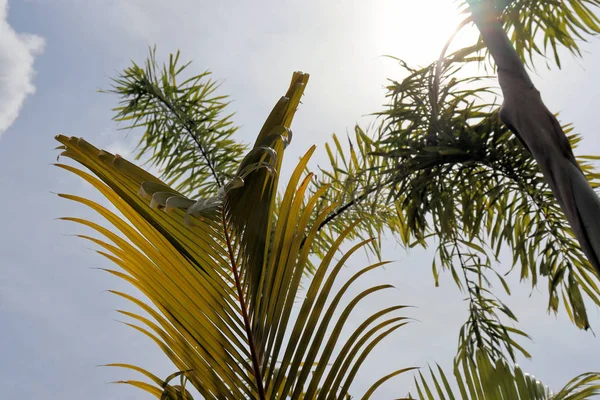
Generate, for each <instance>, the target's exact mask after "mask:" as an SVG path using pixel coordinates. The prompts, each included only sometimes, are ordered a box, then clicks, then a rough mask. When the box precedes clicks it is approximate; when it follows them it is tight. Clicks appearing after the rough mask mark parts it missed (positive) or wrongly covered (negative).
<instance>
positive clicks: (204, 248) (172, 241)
mask: <svg viewBox="0 0 600 400" xmlns="http://www.w3.org/2000/svg"><path fill="white" fill-rule="evenodd" d="M307 80H308V75H306V74H302V73H296V74H294V76H293V79H292V83H291V85H290V88H289V90H288V92H287V93H286V95H285V96H284V97H282V98H281V99H280V101H279V102H278V103H277V105H276V106H275V108H274V109H273V112H272V113H271V115H270V116H269V117H268V118H267V121H266V122H265V125H264V127H263V129H262V130H261V132H260V134H259V135H258V138H257V140H256V142H255V145H254V148H253V149H252V150H251V151H250V152H249V153H248V154H247V155H246V157H245V158H244V159H243V160H242V162H241V164H240V165H239V167H238V169H237V172H236V174H235V176H234V177H233V178H232V179H231V180H230V181H229V182H228V183H226V184H224V185H223V186H222V187H221V189H219V190H218V192H217V193H215V195H214V196H212V197H210V198H205V199H200V200H197V201H194V200H191V199H189V198H187V197H185V196H184V195H183V194H182V193H180V192H178V191H177V190H175V189H173V188H171V187H169V186H168V185H166V184H165V183H163V182H162V181H160V180H159V179H158V178H156V177H154V176H152V175H150V174H149V173H147V172H146V171H144V170H142V169H141V168H139V167H137V166H135V165H133V164H132V163H130V162H128V161H126V160H124V159H123V158H121V157H119V156H118V155H112V154H110V153H108V152H105V151H100V150H98V149H97V148H95V147H94V146H92V145H91V144H89V143H87V142H86V141H84V140H83V139H80V138H68V137H65V136H58V137H57V140H58V141H59V142H60V143H61V144H62V146H61V148H62V150H63V151H62V153H61V155H62V156H65V157H68V158H71V159H73V160H75V161H77V162H79V163H80V164H82V165H83V166H85V167H86V168H87V169H88V170H90V171H91V174H90V173H88V172H85V171H83V170H81V169H78V168H76V167H73V166H69V165H65V164H58V166H59V167H61V168H63V169H65V170H68V171H70V172H72V173H74V174H76V175H78V176H80V177H81V178H83V179H84V180H86V181H87V182H88V183H90V184H91V185H92V186H94V187H95V188H96V189H97V190H99V191H100V192H101V193H102V194H103V195H104V196H105V197H106V198H107V200H109V201H110V202H111V203H112V204H113V205H114V206H115V207H116V209H117V210H118V211H119V212H120V213H121V214H122V215H123V217H124V218H125V219H122V218H121V217H119V216H118V215H116V214H115V213H113V212H112V211H110V210H108V209H107V208H105V207H104V206H102V205H100V204H97V203H95V202H93V201H90V200H87V199H85V198H81V197H77V196H73V195H68V194H61V195H60V196H61V197H64V198H66V199H70V200H73V201H76V202H79V203H82V204H84V205H87V206H88V207H91V208H92V209H93V210H95V211H96V212H97V213H99V214H100V215H101V216H103V217H104V218H105V219H106V220H107V221H108V222H109V223H110V224H111V225H112V226H113V228H115V229H116V231H117V232H118V233H116V232H113V231H111V230H109V229H107V228H105V227H103V226H100V225H98V224H96V223H94V222H91V221H87V220H83V219H79V218H71V217H69V218H65V219H67V220H70V221H73V222H77V223H79V224H83V225H85V226H87V227H89V228H91V229H93V230H94V231H96V232H97V233H98V234H100V236H101V237H102V238H101V239H99V238H94V237H90V236H83V237H84V238H85V239H87V240H90V241H92V242H93V243H95V244H96V245H97V246H98V247H99V248H100V250H99V251H98V252H99V253H100V254H102V255H104V256H105V257H107V258H108V259H109V260H111V261H113V262H114V263H115V264H117V266H119V267H120V270H108V272H110V273H112V274H113V275H115V276H117V277H119V278H122V279H124V280H126V281H127V282H129V283H131V284H132V285H133V286H134V287H135V288H137V289H138V290H139V291H140V292H141V293H143V294H144V295H145V296H146V297H147V298H148V299H149V302H148V303H147V302H144V301H142V300H141V299H138V298H136V297H134V296H131V295H129V294H126V293H123V292H118V291H113V293H114V294H116V295H118V296H121V297H123V298H125V299H127V300H129V301H130V302H131V303H133V304H134V305H136V306H137V307H139V308H140V309H141V310H142V311H143V315H142V314H138V313H134V312H130V311H124V310H122V311H120V313H122V314H123V315H125V316H127V317H129V318H130V319H131V320H132V322H128V323H127V324H128V325H130V326H131V327H133V328H134V329H136V330H138V331H140V332H141V333H143V334H145V335H146V336H148V337H149V338H150V339H151V340H153V341H154V342H155V343H156V344H157V345H158V346H159V347H160V348H161V350H162V351H163V352H164V353H165V354H166V355H167V356H168V357H169V358H170V360H171V361H172V362H173V364H174V366H175V368H176V370H177V371H179V372H176V373H175V374H173V375H171V376H170V377H168V378H167V379H165V380H164V381H163V380H161V379H159V378H157V377H155V376H154V375H152V374H151V373H149V372H147V371H145V370H142V369H141V368H138V367H134V366H130V365H128V364H119V365H118V366H121V367H125V368H130V369H134V370H136V371H138V372H140V373H141V374H142V375H144V376H145V377H146V378H148V379H150V381H152V384H149V383H144V382H140V381H127V382H126V383H128V384H130V385H134V386H136V387H139V388H141V389H143V390H146V391H147V392H149V393H152V394H153V395H155V396H156V397H158V398H185V399H187V398H189V397H190V394H189V392H188V391H187V389H185V383H186V382H189V384H190V385H192V386H193V387H194V388H195V389H196V390H197V391H198V392H199V393H200V394H201V395H202V396H203V398H206V399H213V398H214V399H216V398H219V399H240V398H258V399H267V398H269V399H275V398H288V397H290V398H293V399H298V398H311V399H312V398H317V399H325V398H327V399H329V398H339V399H343V398H347V396H348V393H349V391H350V389H351V384H352V382H353V381H354V378H355V376H356V374H357V373H358V370H359V369H360V367H361V365H362V363H363V362H364V360H365V358H366V357H367V356H368V355H369V353H370V352H371V351H372V349H373V348H374V347H375V346H376V345H377V344H379V343H380V342H381V341H382V340H383V339H384V338H386V337H387V336H388V335H390V334H391V333H393V332H394V331H396V330H397V329H399V328H400V327H402V326H404V325H405V324H406V323H407V319H406V317H402V316H398V315H397V314H398V312H399V311H400V310H401V309H402V308H403V306H392V307H387V308H385V309H384V310H381V311H379V312H376V313H375V314H373V315H371V316H370V317H368V318H367V319H366V320H365V321H364V323H362V324H360V325H359V326H358V327H357V328H356V329H354V330H353V331H351V333H350V338H349V339H348V340H347V341H346V342H345V343H343V346H341V345H338V342H339V341H340V338H341V337H342V333H343V332H347V330H348V329H349V328H348V326H347V325H348V318H349V316H350V315H352V314H353V312H354V310H355V308H356V307H357V306H360V305H361V304H362V303H363V302H364V301H365V299H368V298H370V297H371V296H372V295H375V294H376V293H378V292H380V291H382V290H385V289H388V288H390V287H391V286H390V285H386V284H383V285H377V286H373V287H368V288H365V289H361V290H359V291H358V294H351V293H353V292H354V290H351V289H353V288H354V287H355V286H356V282H357V281H360V280H362V279H363V277H364V276H365V275H366V274H368V273H369V272H370V271H373V270H375V269H377V268H380V267H381V266H382V265H384V264H385V263H384V262H378V263H376V264H373V265H369V266H367V267H365V268H362V269H360V270H359V271H358V272H356V273H354V274H353V275H352V276H351V277H350V278H349V279H348V280H347V281H345V282H343V284H342V286H341V288H339V289H337V290H336V291H335V292H333V291H332V288H333V287H334V284H335V283H336V282H338V281H339V277H338V275H339V272H340V271H341V269H342V267H343V266H344V265H345V263H346V261H347V260H348V259H349V257H350V256H351V255H352V254H353V253H355V252H356V251H358V250H359V249H360V248H362V247H363V246H365V245H367V244H368V243H369V240H365V241H363V242H361V243H359V244H357V245H355V246H354V247H353V248H351V249H350V250H349V251H347V252H346V253H345V254H344V255H343V257H342V258H341V259H340V260H339V261H337V262H336V261H334V255H335V254H336V252H337V251H338V250H339V247H340V245H341V244H342V243H343V242H344V240H345V239H347V238H348V236H349V235H350V234H351V232H352V231H353V229H355V227H356V223H354V224H352V225H350V226H348V227H347V228H346V229H345V230H344V231H343V232H342V233H341V234H340V235H339V237H337V238H336V239H335V242H334V243H332V245H331V246H330V248H329V249H328V250H327V252H326V253H325V254H324V256H323V257H322V259H321V260H320V262H319V263H318V265H317V267H316V269H315V272H314V276H313V278H312V280H311V281H310V284H309V285H308V289H307V291H306V294H305V295H304V296H302V301H301V302H300V309H299V310H297V311H298V312H297V313H295V311H296V310H294V301H295V300H296V299H298V298H299V295H300V294H301V292H300V288H301V281H302V277H303V276H304V272H305V269H306V268H307V266H308V262H307V260H308V257H309V255H310V254H311V250H310V249H311V247H312V245H313V243H314V241H315V238H316V235H317V227H318V224H317V225H310V222H311V221H313V219H312V217H311V215H312V214H313V213H314V212H317V213H318V215H317V216H316V218H314V221H316V222H320V221H323V220H324V219H325V218H326V217H327V215H328V213H329V212H330V211H331V209H332V208H331V207H330V208H327V209H324V210H318V211H317V210H316V209H315V206H316V204H317V203H318V202H319V201H320V198H321V196H323V194H324V193H325V191H326V190H327V188H326V187H323V188H321V189H320V190H318V191H316V192H314V193H309V192H308V187H309V183H310V180H311V176H310V175H309V176H304V177H303V173H304V171H305V169H306V165H307V163H308V161H309V158H310V156H311V154H312V152H313V151H314V147H313V148H311V149H310V150H309V151H308V152H307V153H306V155H305V156H304V157H303V158H302V159H301V160H300V162H299V164H298V166H297V167H296V169H295V171H294V172H293V174H292V176H291V178H290V180H289V182H288V185H287V189H286V190H285V192H284V194H283V197H282V200H281V202H280V203H279V205H278V207H279V209H277V210H276V209H275V204H276V203H275V196H276V189H277V180H278V172H279V168H280V165H281V160H282V156H283V153H284V149H285V147H286V145H287V144H288V143H289V140H290V139H291V131H290V130H289V128H290V124H291V122H292V118H293V115H294V113H295V111H296V108H297V107H298V104H299V102H300V97H301V95H302V93H303V90H304V86H305V85H306V82H307ZM306 195H308V196H309V197H308V200H307V201H306ZM303 204H304V207H302V205H303ZM275 216H277V218H276V220H275V219H274V217H275ZM273 221H275V222H274V229H271V226H272V222H273ZM144 315H148V317H146V316H144ZM340 347H342V348H341V349H340ZM175 377H180V378H181V379H182V381H181V384H180V385H170V384H169V383H168V382H169V381H170V380H171V379H173V378H175Z"/></svg>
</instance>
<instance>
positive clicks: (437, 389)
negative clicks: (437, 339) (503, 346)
mask: <svg viewBox="0 0 600 400" xmlns="http://www.w3.org/2000/svg"><path fill="white" fill-rule="evenodd" d="M453 372H454V382H452V380H451V378H450V377H449V376H448V375H447V374H446V373H445V372H444V370H443V369H442V368H440V366H439V365H438V366H437V371H435V372H434V370H433V369H431V368H429V374H430V379H427V378H426V377H425V375H424V374H423V373H421V372H419V373H418V375H417V376H415V378H414V383H415V387H416V389H417V393H418V396H417V397H416V398H417V399H421V400H434V399H435V400H437V399H448V400H454V399H458V398H460V399H469V400H509V399H510V400H559V399H560V400H567V399H570V400H575V399H581V400H583V399H589V398H592V397H594V396H596V395H598V394H600V373H585V374H581V375H579V376H577V377H575V378H573V379H572V380H571V381H570V382H569V383H568V384H567V385H565V387H564V388H562V389H561V390H560V391H558V392H557V393H556V394H555V393H553V392H552V391H551V390H550V388H549V387H548V386H546V385H544V384H543V383H541V382H540V381H539V380H538V379H536V378H535V377H534V376H531V375H529V374H527V373H524V372H523V371H522V370H521V368H520V367H519V366H518V365H515V366H514V367H511V366H510V365H509V364H508V363H507V362H506V361H504V360H496V361H495V362H494V360H493V359H491V358H490V357H489V356H487V355H486V354H485V353H478V354H477V357H476V360H473V361H468V362H465V363H455V365H454V371H453ZM451 382H452V383H454V385H451V384H450V383H451ZM409 398H410V399H413V398H414V397H412V395H411V394H409Z"/></svg>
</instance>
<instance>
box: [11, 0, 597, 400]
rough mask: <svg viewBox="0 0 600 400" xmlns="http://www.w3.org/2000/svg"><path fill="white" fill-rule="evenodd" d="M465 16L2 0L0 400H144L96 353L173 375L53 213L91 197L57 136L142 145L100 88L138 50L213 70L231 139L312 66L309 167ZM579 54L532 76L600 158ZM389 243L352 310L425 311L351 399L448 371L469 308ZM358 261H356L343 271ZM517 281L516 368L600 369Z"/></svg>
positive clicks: (242, 135)
mask: <svg viewBox="0 0 600 400" xmlns="http://www.w3.org/2000/svg"><path fill="white" fill-rule="evenodd" d="M459 19H460V16H459V15H458V12H457V10H456V2H454V1H451V0H418V1H409V0H372V1H369V2H365V1H351V0H345V1H337V0H328V1H327V2H321V1H315V0H304V1H295V0H290V1H286V2H281V1H267V0H261V1H258V0H257V1H253V2H240V1H233V0H220V1H208V0H204V1H202V0H201V1H186V0H177V1H168V2H167V1H159V0H128V1H126V0H123V1H117V0H87V1H83V0H21V1H8V4H7V0H0V187H1V188H2V189H1V192H0V193H1V196H0V216H1V219H0V221H2V222H1V225H0V226H1V228H0V387H1V388H2V396H3V397H5V398H17V397H18V398H22V399H48V400H53V399H80V398H86V399H88V400H96V399H113V398H120V399H146V398H149V397H148V396H146V395H145V394H144V392H141V391H140V390H138V389H135V388H129V387H127V386H122V385H110V384H107V382H111V381H114V380H118V379H128V378H134V377H136V375H134V374H130V373H129V372H127V371H121V370H117V369H113V368H101V367H97V365H99V364H105V363H110V362H127V363H132V364H136V365H140V366H142V367H144V368H146V369H148V370H150V371H152V372H154V373H155V374H157V375H159V376H162V377H165V376H167V375H168V374H170V373H172V372H174V367H172V365H171V364H170V362H169V361H168V360H167V359H166V357H165V356H163V355H162V354H161V353H160V351H159V350H158V349H157V348H156V347H155V346H154V345H153V344H151V343H150V341H149V340H148V339H146V338H145V337H143V336H142V335H140V334H139V333H137V332H135V331H133V330H132V329H130V328H128V327H126V326H124V325H122V324H120V323H118V322H116V320H117V319H120V318H119V316H118V315H117V313H116V312H115V311H114V310H115V309H118V308H120V307H125V308H126V309H129V310H132V307H131V306H129V305H125V304H123V302H121V301H119V299H117V298H116V297H115V296H113V295H110V294H109V293H107V292H106V290H107V289H121V290H128V289H129V287H128V286H127V285H126V284H125V283H123V282H120V281H119V280H117V279H115V278H113V277H111V276H109V274H106V273H104V272H101V271H97V270H94V268H106V267H111V265H110V264H109V263H108V262H107V261H106V260H104V259H103V258H102V257H101V256H99V255H97V254H96V253H94V251H93V249H90V246H89V244H88V243H86V242H84V241H82V240H80V239H77V238H74V237H72V236H71V235H72V234H76V233H81V232H82V229H81V228H80V227H78V226H74V225H71V224H68V223H65V222H61V221H57V220H56V218H58V217H62V216H79V217H88V218H95V217H94V216H93V215H92V214H91V213H90V212H89V211H88V210H86V209H84V208H83V207H80V206H74V205H73V204H70V203H69V202H68V201H67V200H61V199H59V198H58V197H57V196H56V195H55V194H54V193H57V192H67V193H72V194H77V195H83V196H89V197H92V198H93V199H99V197H98V196H96V195H95V193H94V192H93V190H92V189H91V188H89V187H87V186H86V185H85V184H84V183H82V182H81V181H80V180H78V179H77V178H76V177H75V176H70V175H69V174H68V173H66V172H64V171H61V170H59V169H57V168H55V167H53V166H52V165H51V164H52V163H53V162H54V161H55V159H56V155H57V153H56V151H54V150H53V148H54V147H55V146H56V145H57V143H56V142H55V141H54V139H53V138H54V135H56V134H57V133H63V134H66V135H73V136H82V137H84V138H85V139H86V140H88V141H90V142H92V143H93V144H94V145H96V146H97V147H101V148H107V149H108V150H110V151H113V152H118V153H119V154H121V155H123V156H125V157H128V156H130V155H131V152H132V151H133V149H134V146H135V144H136V143H137V139H138V138H139V136H138V135H139V132H137V133H136V132H131V133H129V134H126V132H123V131H117V128H118V127H117V125H116V124H115V123H114V122H112V121H111V117H112V115H113V114H112V112H111V108H112V107H114V106H115V105H116V98H115V97H113V96H110V95H106V94H99V93H97V89H100V88H108V87H109V85H110V77H112V76H115V74H116V73H117V72H118V71H120V70H122V69H123V68H125V67H127V66H128V65H129V64H130V60H135V61H137V62H142V61H143V60H144V59H145V57H146V55H147V50H148V46H149V45H153V44H156V45H157V48H158V55H159V58H161V59H164V57H165V56H168V53H169V52H174V51H176V50H177V49H180V50H181V51H182V58H183V59H184V60H193V64H192V66H191V67H190V68H191V69H193V71H194V72H198V73H199V72H202V71H204V70H206V69H210V70H211V71H212V72H213V78H214V79H216V80H218V81H220V82H222V85H221V88H220V93H221V94H228V95H230V96H231V98H232V99H233V100H234V102H233V103H232V104H231V111H234V112H235V113H236V115H235V117H234V121H235V123H236V124H238V125H241V129H240V130H239V132H238V136H237V137H238V138H239V139H240V140H242V141H244V142H250V141H251V140H253V138H254V137H255V135H256V133H257V132H258V130H259V129H260V127H261V125H262V123H263V121H264V119H265V118H266V116H267V115H268V113H269V111H270V110H271V108H272V107H273V105H274V104H275V102H276V100H277V99H278V98H279V97H280V96H281V95H282V94H283V93H284V91H285V90H286V88H287V86H288V83H289V79H290V78H291V75H292V72H293V71H296V70H302V71H304V72H308V73H310V74H311V77H310V81H309V85H308V87H307V89H306V92H305V97H304V99H303V104H302V106H301V107H300V109H299V111H298V113H297V114H296V118H295V121H294V126H293V130H294V142H293V145H292V146H291V147H290V148H289V150H288V152H287V153H286V155H287V159H286V161H285V166H284V170H286V171H289V170H290V169H291V167H292V166H293V165H294V164H295V162H296V160H297V157H298V156H300V155H301V154H303V153H304V152H305V151H306V150H307V149H308V147H309V146H310V145H311V144H312V143H315V144H317V145H318V146H319V147H318V149H317V154H316V156H315V160H316V162H319V160H321V162H324V160H325V154H324V152H323V146H322V145H323V143H324V142H325V141H326V140H327V139H328V138H329V137H330V135H331V134H332V133H334V132H336V133H338V134H342V135H343V134H345V133H346V132H347V131H351V130H352V127H353V125H354V124H355V123H360V124H362V125H366V124H367V123H368V122H369V121H370V120H371V119H370V117H368V116H366V115H367V114H369V113H372V112H375V111H378V110H380V109H381V104H383V103H384V102H385V98H384V95H385V91H384V89H383V86H384V85H385V83H386V78H390V77H391V78H395V79H398V78H400V77H401V73H400V70H399V68H398V67H397V65H396V64H395V63H394V62H393V61H392V60H390V59H388V58H385V57H382V55H385V54H390V55H393V56H397V57H400V58H403V59H404V60H406V61H408V62H409V63H411V64H413V65H414V64H422V65H424V64H427V63H429V62H431V61H432V60H434V59H435V58H437V56H438V54H439V52H440V50H441V48H442V46H443V44H444V42H445V40H446V38H448V37H449V35H450V34H451V32H452V31H453V28H454V26H455V25H456V23H457V22H458V21H459ZM472 34H473V32H472V31H471V32H470V33H469V32H467V33H465V36H464V38H465V39H464V40H466V39H468V38H469V35H472ZM471 37H472V36H471ZM461 40H462V39H459V42H458V43H457V45H460V41H461ZM584 49H585V55H584V60H576V59H573V58H571V57H570V56H565V58H564V60H563V61H564V63H563V64H564V66H563V70H562V71H558V70H556V69H553V70H552V71H548V70H546V69H545V67H544V66H543V64H542V63H540V64H539V70H538V71H537V73H534V74H533V76H532V78H533V80H534V82H535V83H536V85H537V87H538V88H539V89H540V91H541V92H542V95H543V98H544V100H545V102H546V104H547V105H548V106H549V108H550V109H551V110H552V111H554V112H558V111H560V113H561V114H560V116H561V120H562V121H563V122H573V123H574V124H575V128H576V131H577V132H580V133H582V134H583V138H584V140H583V144H582V145H581V147H580V149H579V150H578V151H577V153H579V154H581V153H582V152H583V153H586V154H600V138H599V137H598V128H597V115H598V109H599V107H600V100H598V99H599V97H598V94H599V93H600V80H599V78H598V77H597V75H596V73H595V71H597V70H598V65H600V42H599V41H598V40H597V39H594V40H592V41H591V42H590V43H589V44H587V45H585V46H584ZM284 175H285V174H284ZM383 255H384V258H386V259H391V260H394V261H395V262H394V263H393V264H391V265H390V266H389V267H387V268H386V269H385V270H382V271H380V272H377V273H374V274H372V275H371V276H370V277H369V280H368V281H365V282H364V283H365V284H368V283H371V284H375V283H381V282H390V283H392V284H394V285H395V286H396V289H394V290H393V291H391V292H390V293H388V294H385V295H383V296H379V297H378V298H377V299H376V301H372V302H371V303H369V304H368V305H367V306H365V307H364V309H361V310H359V315H358V316H357V317H356V318H358V317H360V316H361V315H363V316H364V315H366V313H367V312H368V311H373V310H376V309H378V307H381V306H383V305H390V304H392V303H401V304H410V305H413V306H417V307H418V308H416V309H413V310H410V311H407V315H411V316H413V317H415V318H418V319H419V322H415V323H413V324H411V325H410V326H408V327H406V328H402V329H401V330H400V331H398V333H397V334H394V335H393V336H392V337H390V338H389V339H388V340H387V341H386V342H385V345H384V346H381V347H380V348H379V349H378V350H376V351H375V352H374V353H373V355H372V356H371V357H370V359H369V360H368V362H367V365H366V368H364V369H363V371H362V374H360V376H359V378H358V379H357V380H356V382H355V386H354V388H355V390H353V394H355V395H357V396H358V395H361V394H362V393H363V392H364V389H365V388H366V387H368V386H370V384H372V383H373V382H375V381H376V380H377V379H378V378H379V377H381V376H383V375H385V374H387V373H388V372H391V371H392V370H394V369H397V368H401V367H405V366H425V365H426V364H427V363H433V362H438V363H440V364H441V365H442V366H444V367H449V366H450V365H451V361H452V358H453V356H454V354H455V351H456V344H457V337H458V329H459V327H460V325H461V324H462V323H463V322H464V321H465V319H466V315H467V314H466V303H465V302H463V301H462V300H461V299H462V298H463V295H462V294H461V293H459V292H458V290H457V289H456V287H455V285H454V284H453V282H452V279H451V277H450V276H449V275H448V274H445V275H443V276H442V278H441V287H439V288H435V287H434V280H433V277H432V275H431V257H432V254H431V252H428V251H425V250H422V249H414V250H412V251H411V252H410V253H406V252H405V251H404V250H403V249H401V248H400V247H398V246H396V245H395V242H394V241H393V240H389V241H387V242H386V245H385V248H384V254H383ZM365 262H367V260H366V259H365V257H364V256H363V255H359V256H358V257H355V258H354V259H353V261H352V262H351V263H350V264H351V265H350V266H349V270H351V268H353V267H357V266H360V265H365V264H364V263H365ZM506 267H508V265H507V266H506ZM510 281H511V282H512V283H513V288H514V289H515V290H514V293H513V295H512V296H511V297H510V298H508V299H506V302H507V303H508V304H509V305H511V306H512V308H513V311H515V312H516V314H517V317H518V318H519V319H520V321H521V324H520V325H519V327H520V328H521V329H523V330H524V331H526V332H527V333H529V334H530V335H531V337H532V338H533V342H531V343H525V344H526V348H527V349H528V350H529V351H530V353H531V354H532V355H533V360H531V361H528V360H519V363H520V365H521V366H522V367H523V369H524V370H525V371H528V372H529V373H532V374H534V375H535V376H537V377H540V378H541V379H542V380H543V381H544V382H545V383H547V384H549V385H550V386H551V387H553V388H559V387H562V386H563V385H564V384H565V383H566V382H567V381H568V380H569V379H570V378H572V377H574V376H575V375H577V374H579V373H583V372H586V371H593V370H600V362H599V361H598V360H599V359H600V341H599V340H600V339H597V338H594V336H593V334H592V333H591V332H583V331H579V330H578V329H576V328H575V327H574V326H573V325H572V324H571V323H570V322H569V320H568V317H567V316H566V313H565V312H564V311H562V309H561V311H560V313H559V315H558V317H554V316H550V315H547V313H546V301H547V291H546V289H545V286H544V284H542V285H541V286H540V288H539V289H537V290H534V291H533V292H532V291H531V289H530V287H529V285H528V284H521V285H519V284H518V282H517V278H516V277H513V278H512V279H511V280H510ZM517 285H518V286H517ZM498 292H499V291H498ZM361 313H362V314H361ZM589 314H590V318H591V321H592V327H593V329H595V330H596V331H599V332H600V328H599V327H600V312H599V310H598V309H597V308H592V307H590V308H589ZM357 320H358V319H357ZM410 386H412V385H411V383H410V376H406V377H401V378H399V379H397V380H393V381H391V382H390V383H388V384H386V385H385V386H384V387H382V388H381V389H380V391H378V392H377V393H378V394H377V398H382V399H386V398H393V397H394V396H395V397H399V396H401V395H405V394H406V392H407V390H408V389H409V387H410Z"/></svg>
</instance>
